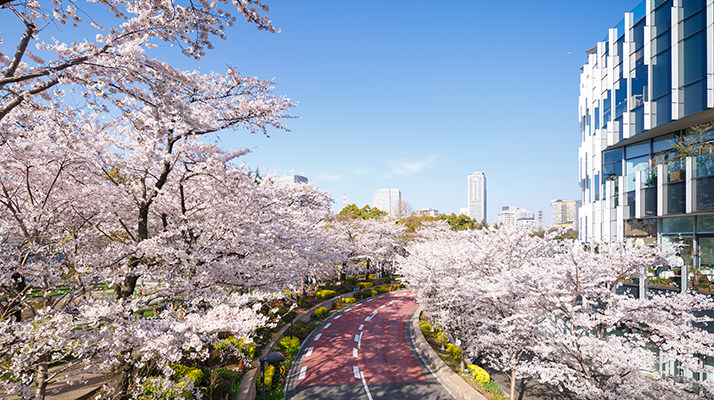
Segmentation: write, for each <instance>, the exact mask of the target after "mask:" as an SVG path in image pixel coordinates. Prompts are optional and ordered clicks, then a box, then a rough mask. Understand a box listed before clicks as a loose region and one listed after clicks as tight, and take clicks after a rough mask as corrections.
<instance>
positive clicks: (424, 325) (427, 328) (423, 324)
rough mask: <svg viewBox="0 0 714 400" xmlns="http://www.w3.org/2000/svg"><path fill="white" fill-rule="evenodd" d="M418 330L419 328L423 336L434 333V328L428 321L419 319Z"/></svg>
mask: <svg viewBox="0 0 714 400" xmlns="http://www.w3.org/2000/svg"><path fill="white" fill-rule="evenodd" d="M419 330H421V334H422V335H424V336H429V335H431V334H433V333H434V328H433V327H432V326H431V324H430V323H429V321H424V320H419Z"/></svg>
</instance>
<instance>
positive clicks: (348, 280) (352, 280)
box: [345, 275, 357, 286]
mask: <svg viewBox="0 0 714 400" xmlns="http://www.w3.org/2000/svg"><path fill="white" fill-rule="evenodd" d="M345 283H346V284H348V285H351V286H354V285H356V284H357V278H355V277H354V275H347V277H345Z"/></svg>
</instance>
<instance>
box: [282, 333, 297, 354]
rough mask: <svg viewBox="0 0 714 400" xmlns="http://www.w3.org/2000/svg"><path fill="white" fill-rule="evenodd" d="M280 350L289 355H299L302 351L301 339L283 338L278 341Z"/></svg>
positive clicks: (293, 337)
mask: <svg viewBox="0 0 714 400" xmlns="http://www.w3.org/2000/svg"><path fill="white" fill-rule="evenodd" d="M278 350H284V351H286V352H288V353H297V351H298V350H300V339H298V338H296V337H295V336H283V337H282V338H281V339H280V340H278Z"/></svg>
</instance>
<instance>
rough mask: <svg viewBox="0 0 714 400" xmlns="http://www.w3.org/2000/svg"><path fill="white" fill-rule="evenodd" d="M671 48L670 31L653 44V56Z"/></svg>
mask: <svg viewBox="0 0 714 400" xmlns="http://www.w3.org/2000/svg"><path fill="white" fill-rule="evenodd" d="M670 47H672V31H667V32H665V33H663V34H662V35H660V36H659V37H658V38H657V39H655V42H654V54H659V53H661V52H663V51H665V50H667V49H669V48H670Z"/></svg>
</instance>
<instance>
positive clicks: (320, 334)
mask: <svg viewBox="0 0 714 400" xmlns="http://www.w3.org/2000/svg"><path fill="white" fill-rule="evenodd" d="M321 336H322V333H318V334H317V335H315V339H313V342H314V341H315V340H318V339H320V337H321Z"/></svg>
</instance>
